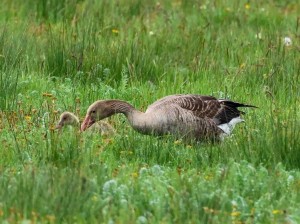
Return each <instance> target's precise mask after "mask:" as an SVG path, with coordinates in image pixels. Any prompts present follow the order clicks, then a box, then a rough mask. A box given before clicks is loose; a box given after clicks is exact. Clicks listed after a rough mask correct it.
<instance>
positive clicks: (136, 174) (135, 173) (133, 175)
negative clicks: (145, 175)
mask: <svg viewBox="0 0 300 224" xmlns="http://www.w3.org/2000/svg"><path fill="white" fill-rule="evenodd" d="M131 175H132V177H134V178H137V177H138V176H139V174H138V173H137V172H134V173H132V174H131Z"/></svg>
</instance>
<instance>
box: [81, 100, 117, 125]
mask: <svg viewBox="0 0 300 224" xmlns="http://www.w3.org/2000/svg"><path fill="white" fill-rule="evenodd" d="M114 113H116V111H115V109H114V107H113V101H111V100H98V101H96V102H94V103H93V104H92V105H91V106H89V108H88V110H87V112H86V116H85V118H84V121H83V122H82V125H81V131H84V130H86V129H87V128H89V127H90V126H91V125H93V124H94V123H95V122H97V121H99V120H102V119H104V118H106V117H109V116H111V115H113V114H114Z"/></svg>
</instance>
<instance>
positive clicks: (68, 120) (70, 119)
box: [56, 111, 79, 129]
mask: <svg viewBox="0 0 300 224" xmlns="http://www.w3.org/2000/svg"><path fill="white" fill-rule="evenodd" d="M78 124H79V119H78V117H77V116H76V115H75V114H73V113H71V112H68V111H66V112H63V113H62V114H61V115H60V118H59V121H58V123H57V125H56V129H61V128H62V127H64V126H66V125H73V126H75V125H78Z"/></svg>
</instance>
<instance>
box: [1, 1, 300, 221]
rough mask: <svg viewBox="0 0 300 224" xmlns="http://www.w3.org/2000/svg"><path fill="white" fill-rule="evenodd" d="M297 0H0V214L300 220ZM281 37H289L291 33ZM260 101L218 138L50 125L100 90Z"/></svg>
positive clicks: (123, 124) (115, 120)
mask: <svg viewBox="0 0 300 224" xmlns="http://www.w3.org/2000/svg"><path fill="white" fill-rule="evenodd" d="M299 15H300V5H299V4H298V1H296V0H295V1H294V0H291V1H283V0H278V1H275V0H269V1H238V0H229V1H221V0H220V1H219V0H215V1H199V0H196V1H184V0H161V1H142V0H118V1H110V0H101V1H96V0H40V1H36V0H27V1H17V0H2V4H1V7H0V144H1V145H0V222H1V223H108V224H114V223H115V224H117V223H138V224H146V223H178V224H179V223H235V224H238V223H239V224H242V223H245V224H246V223H247V224H250V223H255V224H256V223H289V224H296V223H300V110H299V109H300V17H299ZM285 37H288V38H290V39H291V41H292V43H291V44H287V43H285V41H284V38H285ZM175 93H195V94H203V95H213V96H215V97H221V98H229V99H232V100H235V101H238V102H244V103H247V104H252V105H256V106H257V107H259V108H258V109H244V111H245V112H246V114H245V115H244V119H245V120H246V123H243V124H239V125H238V126H237V127H236V128H235V130H234V132H233V135H232V136H231V137H229V138H227V139H226V140H225V141H224V142H222V143H220V144H209V143H199V144H193V145H187V144H184V143H183V142H182V141H180V139H175V138H172V137H170V136H166V137H163V138H156V137H153V136H144V135H141V134H139V133H137V132H135V131H133V130H132V129H131V127H130V126H129V124H128V122H127V121H126V118H125V117H124V116H122V115H117V116H114V117H111V118H109V119H108V122H110V123H111V124H112V125H113V126H114V127H115V128H116V130H117V133H116V134H115V135H114V136H108V137H101V136H99V135H98V134H91V133H79V131H78V130H75V129H74V128H73V129H72V128H65V129H64V130H63V131H62V132H59V131H57V130H55V129H54V127H55V124H56V122H57V121H58V119H59V115H60V113H61V112H63V111H66V110H67V111H72V112H74V113H75V114H77V115H78V116H79V117H80V118H81V120H82V119H83V117H84V116H85V113H86V109H87V107H88V106H89V105H90V104H91V103H92V102H94V101H95V100H98V99H122V100H126V101H128V102H130V103H131V104H133V105H134V106H136V108H140V109H141V110H143V111H144V110H145V109H146V108H147V106H148V105H149V104H151V103H152V102H154V101H155V100H157V99H159V98H161V97H163V96H166V95H169V94H175Z"/></svg>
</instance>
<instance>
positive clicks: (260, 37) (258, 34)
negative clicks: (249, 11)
mask: <svg viewBox="0 0 300 224" xmlns="http://www.w3.org/2000/svg"><path fill="white" fill-rule="evenodd" d="M255 38H256V39H259V40H261V39H262V36H261V33H260V32H259V33H257V34H255Z"/></svg>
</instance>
